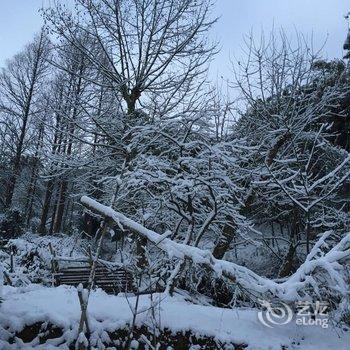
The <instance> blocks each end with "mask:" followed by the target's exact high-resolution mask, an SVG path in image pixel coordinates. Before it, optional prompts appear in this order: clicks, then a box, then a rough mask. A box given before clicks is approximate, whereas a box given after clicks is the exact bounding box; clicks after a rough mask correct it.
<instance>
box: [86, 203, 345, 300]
mask: <svg viewBox="0 0 350 350" xmlns="http://www.w3.org/2000/svg"><path fill="white" fill-rule="evenodd" d="M81 202H82V204H83V205H84V206H85V207H86V208H88V209H90V210H91V211H93V212H95V213H98V214H100V215H102V216H104V217H106V218H109V219H112V220H113V221H115V222H116V223H118V224H119V225H121V226H124V227H127V228H128V229H129V230H131V231H133V232H134V233H136V234H138V235H140V236H142V237H144V238H147V239H148V240H149V241H150V242H152V243H154V244H155V245H156V246H157V247H158V248H159V249H161V250H162V251H164V252H165V253H167V255H168V256H169V258H176V259H180V260H182V259H184V258H187V259H189V260H191V261H192V262H193V263H195V264H202V265H204V266H206V267H208V268H210V269H211V270H212V271H213V272H215V273H216V274H218V275H219V276H224V277H226V278H228V279H230V280H231V281H233V282H235V283H237V284H239V285H240V286H241V287H242V288H244V289H246V290H248V291H249V292H251V293H258V294H271V295H273V296H275V297H277V298H280V299H282V300H285V301H294V300H298V299H300V298H302V297H303V296H307V295H308V288H309V287H311V290H313V291H314V292H316V294H318V293H319V291H320V286H319V283H318V282H317V279H316V278H315V277H314V276H313V274H314V273H315V272H316V271H318V270H322V271H323V272H326V274H327V275H328V276H329V277H330V280H328V281H329V283H328V286H327V287H328V288H333V289H334V290H336V291H337V292H339V293H341V294H345V293H346V290H347V288H346V284H345V282H344V279H343V277H342V273H341V272H342V270H343V266H342V265H341V264H340V262H341V261H343V260H344V259H345V258H348V257H349V256H350V234H347V235H346V236H345V237H344V238H343V239H342V240H341V241H340V242H339V243H338V244H337V245H335V246H334V247H333V248H332V249H330V250H329V251H328V253H326V254H323V252H322V250H321V246H324V245H325V240H326V239H327V238H328V237H329V235H330V232H326V233H325V234H324V235H323V236H322V237H321V238H320V240H319V241H318V242H317V243H316V245H315V247H314V248H313V249H312V250H311V252H310V254H309V255H308V257H307V259H306V261H305V263H304V264H302V265H301V266H300V267H299V269H298V270H297V271H296V272H295V273H294V274H293V275H292V276H290V277H289V278H288V279H287V280H285V281H283V282H276V281H273V280H270V279H268V278H265V277H261V276H259V275H257V274H256V273H254V272H253V271H251V270H249V269H248V268H246V267H244V266H240V265H238V264H235V263H233V262H229V261H225V260H220V259H215V258H214V257H213V255H212V254H211V253H210V252H209V251H206V250H203V249H200V248H197V247H193V246H190V245H186V244H183V243H177V242H175V241H173V240H171V239H170V238H168V235H160V234H158V233H156V232H154V231H152V230H149V229H147V228H146V227H144V226H142V225H141V224H139V223H137V222H135V221H133V220H131V219H129V218H127V217H126V216H124V215H123V214H122V213H119V212H117V211H115V210H113V209H112V208H110V207H108V206H105V205H103V204H100V203H98V202H97V201H95V200H93V199H91V198H89V197H86V196H83V197H82V198H81Z"/></svg>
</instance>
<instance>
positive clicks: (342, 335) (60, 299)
mask: <svg viewBox="0 0 350 350" xmlns="http://www.w3.org/2000/svg"><path fill="white" fill-rule="evenodd" d="M3 299H4V301H3V303H2V304H1V306H0V325H1V326H2V327H4V328H6V329H11V331H12V332H13V331H20V330H22V329H23V327H24V325H32V324H34V323H35V322H38V321H46V322H50V323H52V324H55V325H58V326H60V327H62V328H63V329H64V330H65V335H64V336H65V337H66V339H69V338H71V339H74V337H76V332H77V325H78V318H79V316H80V307H79V302H78V297H77V291H76V289H75V288H71V287H65V286H60V287H57V288H48V287H42V286H40V285H31V286H28V287H24V288H13V287H9V286H5V287H4V288H3ZM153 299H155V300H158V299H159V300H161V303H160V308H159V307H158V308H157V309H156V313H155V314H156V319H157V322H158V326H159V327H160V328H161V329H163V328H169V329H170V330H172V331H174V332H175V331H179V330H181V331H184V330H192V331H193V333H195V334H198V335H207V336H214V337H216V338H217V339H219V340H220V341H222V342H233V343H235V344H243V343H244V344H248V347H247V349H254V350H267V349H269V350H273V349H278V350H281V348H282V346H286V348H288V349H305V350H322V349H324V350H326V349H327V350H329V349H337V350H348V349H349V346H350V345H349V344H350V332H342V331H341V330H339V329H334V328H332V327H330V328H328V329H322V328H321V327H319V326H313V327H312V326H309V327H307V326H296V325H295V324H294V323H293V322H291V323H290V324H288V325H284V326H279V328H273V329H270V328H267V327H266V326H263V325H262V324H260V323H259V321H258V318H257V310H252V309H234V310H228V309H220V308H216V307H210V306H201V305H194V304H191V303H189V302H186V301H185V300H184V299H183V298H182V297H179V296H177V297H173V298H171V297H165V296H164V295H160V294H158V295H156V296H153ZM135 300H136V298H135V297H129V298H128V299H126V298H125V296H111V295H107V294H105V293H104V292H103V291H101V290H98V291H96V292H93V293H92V295H91V299H90V302H89V308H88V312H89V318H90V324H91V329H92V332H93V337H95V338H96V339H97V338H100V339H103V337H104V334H105V333H104V331H113V330H115V329H118V328H120V327H123V326H124V325H126V324H127V323H129V322H130V320H131V318H132V313H131V309H130V304H131V307H132V305H134V303H135ZM156 304H158V303H156ZM149 305H150V297H149V296H142V297H141V298H140V305H139V310H145V311H144V312H143V313H141V314H139V315H138V316H137V320H136V322H137V324H138V325H141V324H144V323H147V322H148V323H149V319H150V310H149ZM1 338H2V339H5V338H6V335H5V333H2V334H1ZM49 342H50V344H51V346H49V343H47V344H45V345H41V346H39V345H38V344H35V343H32V344H31V346H30V345H27V344H26V345H24V344H21V343H20V342H18V343H17V344H12V345H9V344H8V343H7V342H6V341H0V348H1V349H30V348H35V349H50V348H52V349H53V348H55V346H54V345H55V341H54V340H50V341H49Z"/></svg>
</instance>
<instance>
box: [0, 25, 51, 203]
mask: <svg viewBox="0 0 350 350" xmlns="http://www.w3.org/2000/svg"><path fill="white" fill-rule="evenodd" d="M49 50H50V45H49V41H48V39H47V36H46V34H45V32H44V31H41V33H40V34H39V35H38V36H37V37H36V38H35V40H34V41H33V42H32V43H31V44H29V45H28V46H27V47H26V48H25V49H24V51H23V52H21V53H19V54H17V55H16V56H15V57H14V58H13V59H12V60H10V61H9V62H8V64H7V68H6V69H4V70H3V71H2V73H1V75H0V90H1V93H0V112H2V114H3V115H5V116H6V118H9V119H15V120H16V123H17V124H18V128H19V131H18V135H17V138H16V141H15V143H16V146H15V154H14V157H13V161H12V164H13V166H12V172H11V175H10V177H9V179H8V184H7V189H6V196H5V206H6V207H9V206H11V202H12V197H13V193H14V189H15V186H16V181H17V178H18V176H19V174H20V171H21V157H22V154H23V150H24V144H25V140H26V135H27V128H28V123H29V121H30V118H33V117H35V115H36V114H37V113H38V109H39V110H40V108H41V106H40V105H39V106H38V104H36V103H37V98H38V95H39V94H40V84H42V82H43V79H44V77H45V74H46V72H47V69H48V63H47V61H46V60H47V58H48V55H49Z"/></svg>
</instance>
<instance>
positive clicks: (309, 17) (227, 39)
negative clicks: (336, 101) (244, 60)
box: [0, 0, 350, 75]
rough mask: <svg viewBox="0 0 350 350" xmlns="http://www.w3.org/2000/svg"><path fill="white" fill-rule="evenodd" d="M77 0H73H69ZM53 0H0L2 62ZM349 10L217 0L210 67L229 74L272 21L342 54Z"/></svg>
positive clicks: (337, 0)
mask: <svg viewBox="0 0 350 350" xmlns="http://www.w3.org/2000/svg"><path fill="white" fill-rule="evenodd" d="M67 1H68V2H69V1H73V0H67ZM49 2H50V0H0V66H3V65H4V62H5V60H6V59H7V58H10V57H11V56H12V55H13V54H15V53H16V52H17V51H19V50H20V49H21V48H22V47H23V46H24V45H25V43H26V42H28V41H29V40H31V38H32V36H33V34H34V32H36V31H37V30H39V28H40V25H41V17H40V15H39V13H38V9H39V8H40V7H41V6H42V4H48V3H49ZM348 11H350V2H349V0H217V5H216V8H215V12H216V13H217V15H220V16H221V19H220V20H219V22H218V24H217V25H216V27H215V29H214V30H213V36H214V37H215V38H217V39H219V40H220V42H221V47H222V51H221V53H220V54H219V55H218V57H217V58H216V60H215V62H214V63H213V67H212V71H213V72H215V71H218V73H219V74H222V73H223V74H225V75H226V74H228V70H229V66H230V60H229V56H230V55H231V56H232V55H235V56H239V55H240V53H241V47H242V42H243V41H242V37H243V35H245V34H247V33H249V32H250V30H251V29H253V30H254V33H256V34H259V32H260V31H261V29H262V28H264V30H265V31H268V30H269V29H270V28H271V26H272V24H273V23H274V25H275V27H280V26H283V27H284V28H285V30H286V32H287V33H291V34H292V33H293V32H294V31H295V28H297V30H299V31H301V32H303V33H304V34H306V35H309V36H310V35H311V34H313V37H314V42H315V46H316V47H319V46H320V45H321V44H322V43H323V42H324V40H325V38H326V37H327V35H328V41H327V43H326V46H325V48H324V51H325V55H326V56H327V57H328V58H333V57H342V54H343V52H342V44H343V42H344V39H345V36H346V31H347V23H346V21H345V20H344V18H343V15H344V14H345V13H346V12H348Z"/></svg>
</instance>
